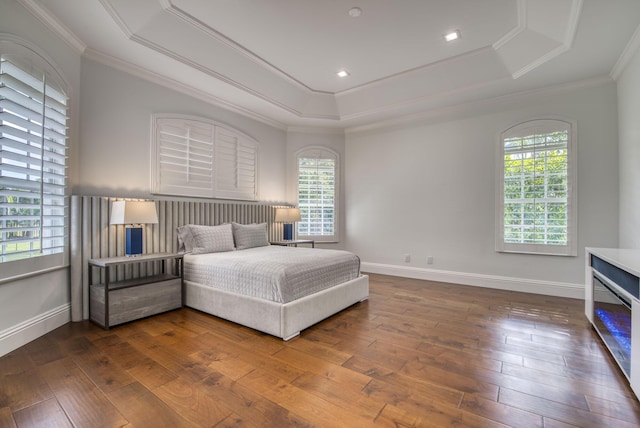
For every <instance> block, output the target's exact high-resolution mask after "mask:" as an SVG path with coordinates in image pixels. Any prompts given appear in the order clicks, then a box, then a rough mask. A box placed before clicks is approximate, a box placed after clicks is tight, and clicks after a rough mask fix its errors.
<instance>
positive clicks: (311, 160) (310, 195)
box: [297, 149, 339, 241]
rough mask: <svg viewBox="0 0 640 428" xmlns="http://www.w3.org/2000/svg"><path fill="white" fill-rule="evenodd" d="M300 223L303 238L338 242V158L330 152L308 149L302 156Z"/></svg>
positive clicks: (300, 159)
mask: <svg viewBox="0 0 640 428" xmlns="http://www.w3.org/2000/svg"><path fill="white" fill-rule="evenodd" d="M297 159H298V208H299V209H300V216H301V218H302V220H301V221H300V222H298V223H297V225H298V237H299V238H300V239H314V240H318V241H336V240H337V238H338V230H337V229H338V228H337V200H338V199H337V197H338V192H337V172H338V170H339V169H338V155H337V154H336V153H334V152H332V151H329V150H327V149H305V150H303V151H301V152H299V153H298V156H297Z"/></svg>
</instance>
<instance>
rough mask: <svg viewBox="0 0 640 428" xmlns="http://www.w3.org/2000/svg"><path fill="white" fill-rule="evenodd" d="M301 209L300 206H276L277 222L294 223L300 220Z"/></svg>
mask: <svg viewBox="0 0 640 428" xmlns="http://www.w3.org/2000/svg"><path fill="white" fill-rule="evenodd" d="M300 219H301V217H300V210H299V209H298V208H276V220H275V221H276V222H278V223H293V222H294V221H300Z"/></svg>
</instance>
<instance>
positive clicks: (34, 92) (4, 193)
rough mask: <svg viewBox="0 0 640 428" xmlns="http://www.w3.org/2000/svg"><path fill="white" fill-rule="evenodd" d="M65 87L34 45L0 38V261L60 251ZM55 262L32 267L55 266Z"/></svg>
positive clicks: (58, 260) (62, 240)
mask: <svg viewBox="0 0 640 428" xmlns="http://www.w3.org/2000/svg"><path fill="white" fill-rule="evenodd" d="M65 88H66V84H65V83H64V80H63V79H62V77H61V76H60V74H59V73H58V72H57V71H56V69H55V68H54V67H53V66H52V65H51V63H50V62H48V61H47V60H46V59H45V58H44V57H43V56H42V55H40V54H38V53H36V52H35V50H34V48H32V47H30V46H29V45H28V44H27V43H26V42H25V44H24V45H23V44H22V43H20V42H19V41H14V40H3V39H0V262H10V261H15V260H21V259H26V258H31V257H35V256H43V255H52V254H58V253H64V250H65V243H66V241H67V239H66V237H67V225H66V217H67V205H68V203H67V198H66V189H67V174H66V169H67V121H68V113H67V111H68V108H67V104H68V99H67V95H66V90H65ZM55 260H56V261H52V263H44V265H45V266H38V267H42V268H46V267H51V266H47V265H49V264H50V265H52V266H56V265H60V264H62V260H63V259H62V258H61V257H56V258H55ZM30 269H31V270H36V269H34V267H33V266H30Z"/></svg>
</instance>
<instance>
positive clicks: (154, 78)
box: [83, 49, 287, 131]
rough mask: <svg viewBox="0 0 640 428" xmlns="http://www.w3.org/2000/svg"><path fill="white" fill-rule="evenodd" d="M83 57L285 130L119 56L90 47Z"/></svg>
mask: <svg viewBox="0 0 640 428" xmlns="http://www.w3.org/2000/svg"><path fill="white" fill-rule="evenodd" d="M83 57H84V58H86V59H90V60H93V61H96V62H99V63H101V64H104V65H106V66H109V67H111V68H115V69H117V70H120V71H123V72H125V73H128V74H131V75H133V76H136V77H139V78H141V79H144V80H146V81H148V82H151V83H155V84H157V85H160V86H164V87H166V88H169V89H172V90H174V91H177V92H180V93H182V94H185V95H189V96H191V97H193V98H196V99H199V100H201V101H204V102H207V103H209V104H212V105H215V106H218V107H221V108H224V109H226V110H229V111H232V112H234V113H238V114H241V115H243V116H245V117H248V118H250V119H253V120H257V121H258V122H262V123H264V124H265V125H269V126H271V127H274V128H277V129H280V130H283V131H286V130H287V125H285V124H284V123H282V122H279V121H276V120H274V119H271V118H269V117H267V116H264V115H261V114H259V113H256V112H254V111H252V110H250V109H247V108H243V107H240V106H238V105H236V104H233V103H230V102H228V101H225V100H223V99H221V98H218V97H215V96H213V95H211V94H209V93H207V92H204V91H201V90H199V89H196V88H194V87H192V86H189V85H186V84H184V83H181V82H178V81H176V80H174V79H170V78H168V77H165V76H162V75H160V74H158V73H154V72H152V71H149V70H148V69H146V68H142V67H139V66H137V65H135V64H132V63H130V62H127V61H123V60H121V59H119V58H115V57H112V56H109V55H106V54H104V53H102V52H98V51H95V50H92V49H87V50H86V51H85V53H84V55H83Z"/></svg>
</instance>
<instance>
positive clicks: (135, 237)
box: [124, 227, 142, 257]
mask: <svg viewBox="0 0 640 428" xmlns="http://www.w3.org/2000/svg"><path fill="white" fill-rule="evenodd" d="M125 231H126V235H127V242H126V246H125V251H124V253H125V255H127V256H129V257H131V256H138V255H140V254H142V228H141V227H127V228H126V229H125Z"/></svg>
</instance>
